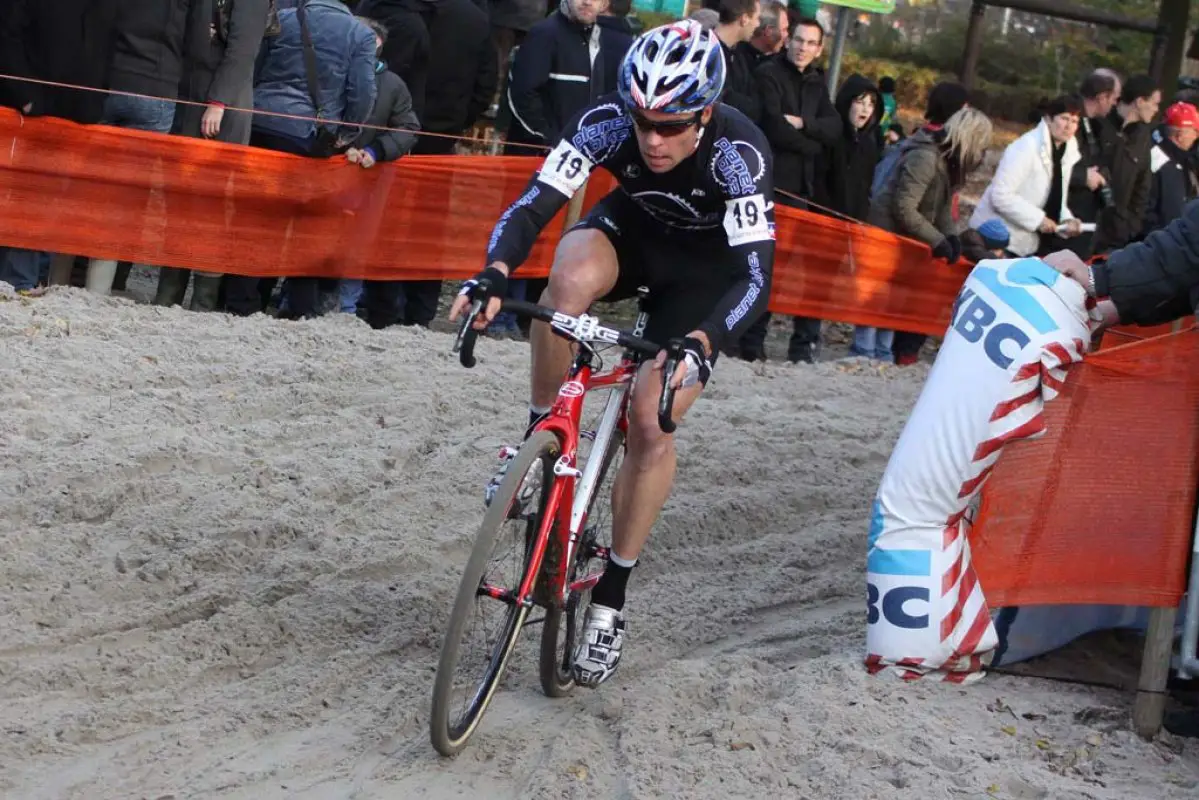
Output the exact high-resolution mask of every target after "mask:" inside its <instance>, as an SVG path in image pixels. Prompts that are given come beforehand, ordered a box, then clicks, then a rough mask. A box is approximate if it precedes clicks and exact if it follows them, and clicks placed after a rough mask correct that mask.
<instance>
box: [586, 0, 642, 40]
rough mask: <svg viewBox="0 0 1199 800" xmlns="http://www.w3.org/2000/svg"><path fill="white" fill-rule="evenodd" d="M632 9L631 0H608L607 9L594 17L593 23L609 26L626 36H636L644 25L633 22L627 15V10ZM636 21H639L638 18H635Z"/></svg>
mask: <svg viewBox="0 0 1199 800" xmlns="http://www.w3.org/2000/svg"><path fill="white" fill-rule="evenodd" d="M632 10H633V3H632V0H610V2H609V3H608V10H607V11H606V12H604V13H603V14H600V15H599V16H598V17H596V20H595V24H597V25H600V26H603V27H605V28H611V29H612V30H614V31H616V32H617V33H623V34H625V35H626V36H637V34H639V33H640V32H641V30H642V29H643V28H644V25H638V24H635V22H634V19H631V18H630V17H629V12H630V11H632ZM637 22H640V20H637Z"/></svg>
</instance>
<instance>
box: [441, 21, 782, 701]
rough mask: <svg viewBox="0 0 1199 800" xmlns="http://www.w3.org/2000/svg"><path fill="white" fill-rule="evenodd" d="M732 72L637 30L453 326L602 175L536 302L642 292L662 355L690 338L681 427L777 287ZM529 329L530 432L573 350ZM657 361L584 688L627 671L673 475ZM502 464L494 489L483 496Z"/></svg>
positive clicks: (569, 303)
mask: <svg viewBox="0 0 1199 800" xmlns="http://www.w3.org/2000/svg"><path fill="white" fill-rule="evenodd" d="M725 69H726V68H725V62H724V56H723V54H722V53H721V48H720V41H719V40H718V39H717V38H716V37H715V36H713V35H712V34H711V33H709V32H708V31H705V30H704V29H703V28H702V27H701V26H700V25H699V23H697V22H695V21H693V20H684V21H681V22H675V23H671V24H669V25H664V26H661V27H658V28H654V29H652V30H650V31H647V32H646V33H644V34H642V35H641V36H639V37H638V38H637V39H636V40H635V41H634V43H633V45H632V46H631V47H630V49H629V51H628V53H627V55H626V56H625V59H624V61H623V62H622V64H621V68H620V73H619V78H618V92H614V93H612V94H611V95H607V96H605V97H601V98H600V99H599V100H597V101H596V102H595V103H593V104H592V105H590V106H588V107H587V108H585V109H583V110H582V111H580V112H579V113H578V114H577V115H576V116H575V117H574V119H573V120H571V122H570V123H568V124H567V126H566V127H565V129H564V132H563V134H562V137H561V139H560V140H559V141H558V142H557V143H556V146H555V147H554V149H553V151H552V152H551V153H550V154H549V156H547V157H546V159H545V161H544V162H542V164H541V166H540V168H539V171H538V173H537V174H536V175H534V176H533V178H532V179H531V180H530V182H529V185H528V187H527V188H526V190H525V192H524V194H523V195H521V197H520V198H519V199H518V200H516V202H515V203H513V204H512V205H511V206H510V207H509V208H508V209H507V210H506V211H505V212H504V213H503V215H502V216H501V217H500V218H499V221H498V222H497V223H496V226H495V229H494V231H493V233H492V235H491V241H490V245H489V247H488V253H487V258H488V263H489V266H488V267H487V268H486V269H484V270H483V271H482V272H480V273H479V274H478V275H477V276H475V278H473V279H471V280H469V281H467V282H465V283H464V284H463V288H462V292H461V294H460V295H459V296H458V298H457V299H456V300H455V302H454V304H453V307H452V308H451V310H450V319H451V320H456V319H457V318H458V317H459V316H460V315H461V314H462V313H463V311H464V310H465V309H466V307H467V306H468V305H469V303H470V302H471V300H472V299H475V298H480V297H487V298H488V301H487V303H486V304H485V308H484V311H483V313H481V314H480V319H478V320H477V321H476V322H475V327H476V328H478V329H480V330H482V329H483V328H484V327H485V326H486V325H487V323H488V322H489V321H490V320H491V319H492V318H493V317H494V316H495V314H496V313H497V312H498V311H499V308H500V303H501V299H500V298H502V297H503V296H504V294H505V291H506V288H507V281H508V277H509V276H510V275H511V273H512V271H513V270H514V269H516V267H517V266H519V265H520V264H521V262H523V261H524V260H525V259H526V258H527V257H528V254H529V250H530V248H531V247H532V246H533V243H534V241H535V240H536V238H537V235H538V234H539V233H540V231H541V229H542V228H543V227H544V226H545V225H546V224H547V223H548V222H549V221H550V220H551V219H553V217H554V215H555V214H556V213H557V212H558V211H559V209H561V208H562V206H563V205H565V204H566V203H567V201H568V200H569V199H570V197H571V196H572V195H573V194H574V193H575V192H577V191H578V190H579V189H580V188H581V187H582V186H583V183H584V181H585V180H586V179H587V177H588V175H589V174H590V173H591V171H592V170H593V169H594V168H595V167H603V168H604V169H606V170H607V171H608V172H610V173H611V174H612V175H613V176H614V177H615V178H616V180H617V182H618V183H619V187H618V188H617V189H615V190H614V191H613V192H611V193H610V194H608V195H607V196H606V197H604V198H603V199H602V200H600V202H598V203H597V204H596V205H595V207H594V208H593V209H592V210H591V212H590V213H589V214H587V216H586V217H585V218H584V219H582V220H581V221H579V223H578V224H576V225H575V226H573V227H572V228H571V229H570V231H568V232H567V233H566V234H565V235H564V236H563V237H562V239H561V241H560V242H559V243H558V247H557V251H556V253H555V256H554V264H553V268H552V270H551V273H550V279H549V286H548V288H547V289H546V290H545V292H544V293H543V294H542V295H541V299H540V303H541V304H542V305H545V306H549V307H551V308H554V309H556V310H558V311H561V312H563V313H567V314H575V315H577V314H582V313H584V312H586V311H587V310H588V309H589V308H590V307H591V304H592V303H593V302H595V301H597V300H602V301H613V300H620V299H626V298H629V297H633V296H635V295H636V291H637V288H638V287H639V286H646V287H648V288H649V290H650V294H649V300H648V304H647V309H646V310H647V311H648V312H649V323H648V326H647V328H646V331H645V337H646V338H647V339H649V340H650V341H652V342H657V343H658V344H661V345H665V344H666V343H667V342H668V341H669V340H671V339H672V338H679V337H681V338H682V340H683V347H682V351H683V354H684V358H683V359H681V360H680V362H679V366H678V367H677V368H676V370H675V371H674V373H673V374H672V375H670V376H668V379H669V380H671V381H672V382H673V385H674V386H675V387H676V388H677V389H678V392H677V394H676V396H675V402H674V418H675V419H676V420H679V419H681V418H682V417H683V415H684V414H685V413H686V412H687V409H688V408H690V406H691V405H692V403H694V402H695V400H696V398H698V397H699V394H700V392H701V391H702V390H703V387H704V385H705V384H706V383H707V380H708V377H709V375H710V373H711V369H712V364H713V363H714V362H715V360H716V356H717V353H718V352H719V350H720V346H721V344H722V343H723V342H725V341H726V340H728V341H736V340H737V339H738V337H740V335H741V333H742V332H743V331H744V330H745V328H746V327H748V325H750V324H751V323H752V322H753V321H754V320H755V319H756V318H757V317H758V316H759V315H760V314H761V313H762V312H763V311H765V309H766V302H767V299H768V295H769V293H770V276H771V269H772V265H773V261H774V192H773V187H772V185H771V161H772V158H771V153H770V149H769V145H768V144H767V143H766V138H765V136H764V135H763V134H762V132H761V131H760V130H759V129H758V128H757V127H756V126H755V125H754V124H753V123H752V122H750V120H749V119H748V118H747V117H745V116H744V115H743V114H742V113H741V112H739V111H737V110H736V109H733V108H731V107H730V106H726V105H724V104H722V103H720V102H719V99H720V95H721V91H722V90H723V88H724V82H725ZM484 280H485V282H484V283H483V284H482V285H480V282H481V281H484ZM531 333H532V335H531V350H532V387H531V388H532V392H531V394H532V402H531V403H530V407H529V425H530V428H531V427H532V425H533V424H534V423H535V422H536V421H537V420H538V419H539V418H540V417H541V416H542V415H544V414H545V413H546V412H547V411H548V410H549V408H550V406H551V405H552V404H553V402H554V399H555V396H556V394H557V391H558V388H559V385H560V383H561V380H562V376H563V375H564V374H565V372H566V370H567V368H568V367H569V366H570V361H571V357H572V352H571V344H570V342H568V341H565V340H563V339H560V338H559V337H556V336H554V335H553V333H552V332H551V331H550V329H549V328H548V326H546V325H545V324H543V323H540V322H537V323H535V324H534V325H533V329H532V332H531ZM664 361H665V353H660V354H659V356H658V359H657V360H656V361H655V362H653V363H648V364H646V365H644V367H643V369H642V370H641V372H640V373H639V374H638V376H637V380H636V382H635V386H634V389H633V393H632V396H631V401H630V411H629V431H628V440H627V450H626V457H625V460H624V462H623V464H622V465H621V468H620V470H619V472H618V474H617V475H616V478H615V483H614V485H613V489H612V519H613V526H612V530H613V533H612V536H613V546H612V552H611V556H610V558H609V561H608V563H607V564H606V565H605V570H604V573H603V575H602V576H601V578H600V580H599V582H598V583H596V585H595V587H594V588H593V589H592V593H591V604H590V605H589V606H588V608H587V612H586V615H585V619H584V625H583V631H582V636H581V637H580V640H579V641H580V643H579V645H578V646H577V647H576V650H575V653H574V654H573V656H572V657H573V665H574V670H573V671H574V677H575V680H576V681H577V682H578V683H579V684H580V685H583V686H590V687H595V686H598V685H599V684H600V683H602V682H604V681H605V680H607V679H608V678H609V677H611V675H612V673H613V672H614V671H615V669H616V667H617V664H618V663H619V662H620V658H621V652H622V649H623V646H624V639H625V635H626V627H625V619H624V613H623V611H624V603H625V589H626V586H627V583H628V579H629V573H630V571H631V570H632V568H633V566H634V565H635V564H636V563H637V557H638V556H639V555H640V553H641V549H642V547H643V546H644V545H645V542H646V540H647V539H648V538H649V533H650V529H651V527H652V526H653V523H654V521H655V519H657V517H658V514H659V512H660V511H661V510H662V505H663V504H664V503H665V502H666V498H667V496H668V495H669V494H670V488H671V484H672V482H673V480H674V472H675V449H674V437H673V436H672V435H667V434H665V433H663V432H662V431H661V429H660V428H659V427H658V421H657V402H658V396H659V394H660V392H661V388H662V384H661V381H662V380H663V376H662V374H661V372H662V366H663V363H664ZM526 435H527V433H526ZM509 460H510V457H509ZM507 464H508V461H505V462H504V464H503V466H502V467H501V470H500V474H498V475H497V476H496V477H495V478H494V479H493V480H492V482H491V483H490V484H488V490H487V493H486V500H487V502H490V500H491V497H492V496H493V495H494V492H495V489H496V488H498V486H499V482H500V481H501V480H502V478H503V470H504V469H505V468H506V467H507Z"/></svg>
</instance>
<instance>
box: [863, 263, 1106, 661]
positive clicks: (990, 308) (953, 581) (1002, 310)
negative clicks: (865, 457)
mask: <svg viewBox="0 0 1199 800" xmlns="http://www.w3.org/2000/svg"><path fill="white" fill-rule="evenodd" d="M1087 304H1088V303H1087V296H1086V293H1085V292H1084V291H1083V289H1082V287H1081V286H1079V285H1078V284H1077V283H1075V282H1074V281H1072V280H1070V279H1068V278H1066V277H1065V276H1063V275H1061V274H1059V273H1058V272H1056V271H1055V270H1054V269H1052V268H1051V267H1049V266H1047V265H1046V264H1044V263H1043V262H1042V261H1040V260H1039V259H1035V258H1023V259H1014V260H995V261H983V262H980V263H979V264H978V265H977V266H976V267H975V268H974V269H973V270H972V271H971V273H970V275H969V277H968V278H967V279H966V282H965V285H964V286H963V287H962V290H961V292H960V293H959V295H958V298H957V301H956V302H955V303H954V306H953V312H952V315H951V320H952V321H951V324H950V327H949V329H948V330H947V331H946V333H945V339H944V343H943V344H942V346H941V349H940V352H939V353H938V355H937V360H936V362H935V364H934V365H933V368H932V370H931V372H930V373H929V376H928V380H927V381H926V383H925V385H924V389H923V391H922V392H921V394H920V397H919V399H918V400H917V402H916V406H915V408H914V409H913V411H912V413H911V416H910V417H909V418H908V422H907V424H906V425H905V426H904V429H903V432H902V433H901V434H900V437H899V440H898V442H897V443H896V445H895V449H894V450H893V451H892V454H891V458H890V461H889V462H888V464H887V468H886V471H885V472H884V474H883V478H882V482H881V484H880V486H879V490H878V493H877V495H876V498H875V501H874V507H873V510H872V514H871V522H870V532H869V540H868V553H867V609H868V615H867V634H866V644H867V653H868V655H867V664H868V666H869V667H870V669H871V670H872V671H874V672H877V671H880V670H882V669H885V668H888V667H893V668H894V669H896V670H897V671H898V673H899V674H900V675H901V676H902V677H905V678H915V677H920V676H922V675H925V674H927V673H930V672H939V673H942V674H943V675H944V676H945V677H946V678H947V679H948V680H953V681H958V682H964V681H967V680H970V679H971V678H973V677H976V676H978V675H979V674H980V670H981V669H982V667H983V666H985V665H987V664H989V663H990V661H991V657H992V654H993V651H994V649H995V647H996V645H997V644H998V636H997V633H996V630H995V626H994V624H993V622H992V619H991V609H990V607H989V606H988V604H987V600H986V597H985V596H984V593H983V589H982V587H981V586H980V585H979V581H978V574H977V572H976V571H975V568H974V565H973V564H972V561H971V551H970V544H969V541H968V533H969V529H970V525H971V522H972V520H973V518H974V515H975V513H976V511H977V501H978V498H979V494H980V492H981V490H982V488H983V485H984V484H985V483H986V481H987V478H988V477H989V476H990V474H991V471H992V469H993V467H994V465H995V463H996V461H997V460H998V459H999V456H1000V454H1001V452H1002V451H1003V448H1004V447H1005V446H1006V445H1007V444H1009V443H1010V442H1014V441H1018V440H1021V439H1028V438H1032V437H1036V436H1038V435H1040V434H1042V433H1043V432H1044V431H1045V422H1044V416H1043V414H1042V411H1043V408H1044V405H1045V403H1047V402H1049V401H1051V400H1052V399H1053V398H1054V397H1056V396H1057V394H1058V392H1059V390H1060V389H1061V388H1062V386H1063V384H1064V381H1065V377H1066V370H1067V369H1068V368H1069V366H1070V365H1071V364H1074V363H1076V362H1078V361H1080V360H1081V359H1082V357H1083V354H1084V353H1085V352H1086V348H1087V346H1088V343H1089V341H1090V338H1091V333H1090V327H1089V325H1090V315H1089V312H1088V310H1087Z"/></svg>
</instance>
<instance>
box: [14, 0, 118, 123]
mask: <svg viewBox="0 0 1199 800" xmlns="http://www.w3.org/2000/svg"><path fill="white" fill-rule="evenodd" d="M117 2H118V0H54V2H48V1H47V0H4V2H3V3H0V70H3V72H4V74H6V75H20V76H22V77H27V78H37V79H38V80H45V81H54V82H57V83H69V84H73V85H75V86H90V87H92V88H96V89H107V88H109V78H110V75H111V67H112V46H113V38H114V31H115V25H116V18H117ZM104 98H105V95H103V94H100V93H99V92H84V91H73V90H71V89H57V88H54V87H49V86H40V85H37V84H33V83H17V82H14V81H0V105H5V106H9V107H11V108H16V109H24V108H25V107H26V106H27V105H31V106H32V108H30V110H29V113H30V114H31V115H34V116H51V117H62V118H64V119H69V120H74V121H75V122H81V123H84V124H93V123H96V122H99V121H100V118H101V116H102V115H103V112H104Z"/></svg>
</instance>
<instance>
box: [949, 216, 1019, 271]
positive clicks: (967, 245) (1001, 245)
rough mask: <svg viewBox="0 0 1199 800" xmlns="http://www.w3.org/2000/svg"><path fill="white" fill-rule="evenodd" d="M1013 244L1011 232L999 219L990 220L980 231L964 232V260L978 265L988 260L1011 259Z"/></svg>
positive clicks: (967, 230)
mask: <svg viewBox="0 0 1199 800" xmlns="http://www.w3.org/2000/svg"><path fill="white" fill-rule="evenodd" d="M1010 243H1011V232H1010V231H1008V228H1007V225H1004V224H1003V220H1001V219H1000V218H999V217H995V218H994V219H989V220H987V221H986V222H984V223H983V224H982V225H980V226H978V229H977V230H976V229H974V228H967V229H966V230H964V231H962V258H964V259H966V260H967V261H973V262H974V263H976V264H977V263H978V262H979V261H985V260H987V259H988V258H1011V257H1012V255H1013V254H1012V252H1011V251H1010V250H1008V245H1009V244H1010Z"/></svg>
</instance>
